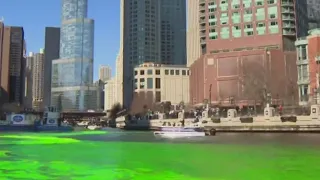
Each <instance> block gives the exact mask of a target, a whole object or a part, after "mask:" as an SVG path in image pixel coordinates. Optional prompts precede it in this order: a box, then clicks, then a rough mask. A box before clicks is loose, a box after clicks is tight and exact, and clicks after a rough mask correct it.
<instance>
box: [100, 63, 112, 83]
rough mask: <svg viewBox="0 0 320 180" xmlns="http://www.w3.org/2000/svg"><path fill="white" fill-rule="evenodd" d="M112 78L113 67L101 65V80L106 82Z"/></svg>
mask: <svg viewBox="0 0 320 180" xmlns="http://www.w3.org/2000/svg"><path fill="white" fill-rule="evenodd" d="M110 78H111V67H110V66H103V65H100V67H99V80H101V81H103V82H106V81H107V80H109V79H110Z"/></svg>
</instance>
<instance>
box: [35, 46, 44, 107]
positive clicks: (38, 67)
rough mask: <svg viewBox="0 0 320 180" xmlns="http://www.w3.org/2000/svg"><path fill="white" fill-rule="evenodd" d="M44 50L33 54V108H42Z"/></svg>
mask: <svg viewBox="0 0 320 180" xmlns="http://www.w3.org/2000/svg"><path fill="white" fill-rule="evenodd" d="M44 61H45V59H44V50H43V49H40V52H39V53H36V54H34V55H33V63H32V108H33V109H36V110H42V109H43V108H44V104H43V92H44Z"/></svg>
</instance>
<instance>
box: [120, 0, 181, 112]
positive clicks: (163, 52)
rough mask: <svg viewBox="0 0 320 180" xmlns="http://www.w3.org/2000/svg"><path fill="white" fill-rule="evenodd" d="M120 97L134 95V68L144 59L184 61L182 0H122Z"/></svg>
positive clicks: (126, 100) (126, 101)
mask: <svg viewBox="0 0 320 180" xmlns="http://www.w3.org/2000/svg"><path fill="white" fill-rule="evenodd" d="M120 9H121V27H120V28H121V37H120V39H121V42H120V53H119V54H120V57H122V58H123V85H124V87H123V89H124V92H123V100H124V105H125V106H127V107H129V106H130V105H131V101H132V97H133V76H134V74H133V68H134V67H135V66H137V65H139V64H142V63H144V62H155V63H161V64H179V65H185V64H186V1H185V0H161V1H159V0H145V1H139V0H131V1H125V0H121V8H120Z"/></svg>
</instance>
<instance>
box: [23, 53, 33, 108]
mask: <svg viewBox="0 0 320 180" xmlns="http://www.w3.org/2000/svg"><path fill="white" fill-rule="evenodd" d="M33 62H34V54H33V53H32V52H30V53H29V55H28V56H27V57H26V67H25V76H24V77H25V79H24V82H25V91H24V100H23V104H24V107H25V108H30V109H31V108H32V87H33V77H32V75H33V71H32V68H33Z"/></svg>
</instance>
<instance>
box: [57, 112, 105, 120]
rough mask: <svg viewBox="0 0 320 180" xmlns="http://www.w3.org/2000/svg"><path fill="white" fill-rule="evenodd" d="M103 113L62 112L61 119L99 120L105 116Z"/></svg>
mask: <svg viewBox="0 0 320 180" xmlns="http://www.w3.org/2000/svg"><path fill="white" fill-rule="evenodd" d="M106 115H107V113H105V112H62V113H61V117H62V118H63V119H72V120H76V121H79V120H83V119H90V118H100V117H103V116H106Z"/></svg>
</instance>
